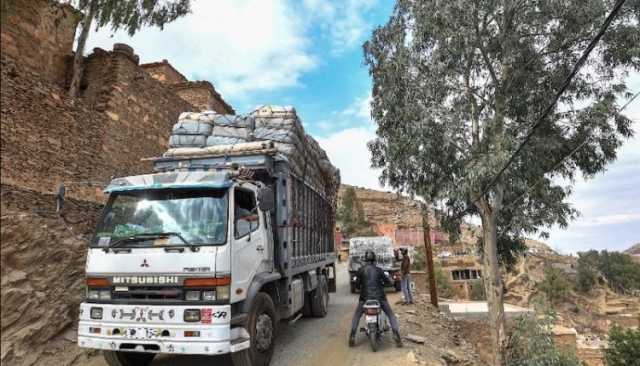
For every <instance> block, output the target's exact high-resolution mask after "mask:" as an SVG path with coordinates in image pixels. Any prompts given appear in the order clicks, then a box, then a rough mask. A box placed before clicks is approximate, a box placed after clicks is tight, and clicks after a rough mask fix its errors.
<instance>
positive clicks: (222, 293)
mask: <svg viewBox="0 0 640 366" xmlns="http://www.w3.org/2000/svg"><path fill="white" fill-rule="evenodd" d="M216 292H217V293H218V294H217V295H218V300H222V301H226V300H229V293H230V292H231V290H230V289H229V286H218V287H216Z"/></svg>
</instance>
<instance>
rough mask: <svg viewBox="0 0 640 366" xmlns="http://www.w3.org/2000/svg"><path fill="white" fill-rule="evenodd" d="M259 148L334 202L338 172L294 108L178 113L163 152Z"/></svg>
mask: <svg viewBox="0 0 640 366" xmlns="http://www.w3.org/2000/svg"><path fill="white" fill-rule="evenodd" d="M261 149H262V150H264V149H272V150H273V152H274V158H275V160H276V161H286V162H287V163H288V165H289V166H290V169H291V171H292V173H294V174H295V175H296V176H298V177H301V178H302V179H303V180H304V181H305V183H307V184H309V185H310V186H312V187H313V188H314V189H315V190H317V191H320V192H322V193H323V195H325V197H326V198H328V199H329V200H330V201H331V203H332V204H333V205H335V203H336V194H337V190H338V188H339V186H340V173H339V171H338V169H336V168H335V167H334V166H333V165H332V164H331V162H330V161H329V158H328V157H327V154H326V152H325V151H324V150H323V149H322V148H321V147H320V145H319V144H318V142H317V141H316V140H315V139H314V138H313V137H311V136H309V135H307V134H306V133H305V131H304V128H303V127H302V121H301V120H300V118H299V117H298V115H297V113H296V110H295V109H294V108H293V107H282V106H271V105H265V106H262V107H260V108H258V109H256V110H254V111H253V112H251V113H249V114H247V115H243V116H238V115H224V114H218V113H216V112H212V111H208V112H199V113H196V112H185V113H182V114H181V115H180V117H179V120H178V122H177V123H176V124H175V125H174V126H173V130H172V134H171V137H170V139H169V150H168V151H167V152H166V153H165V154H164V155H163V156H164V157H167V158H169V157H184V156H198V155H224V154H231V153H234V154H243V153H244V154H248V153H250V152H252V151H257V150H261Z"/></svg>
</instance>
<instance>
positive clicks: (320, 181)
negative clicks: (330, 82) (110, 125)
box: [78, 107, 339, 366]
mask: <svg viewBox="0 0 640 366" xmlns="http://www.w3.org/2000/svg"><path fill="white" fill-rule="evenodd" d="M223 117H224V118H223ZM178 124H180V126H178V127H174V130H173V134H172V140H171V141H172V142H170V144H169V146H170V147H171V148H170V149H169V150H168V151H167V152H166V153H165V154H163V155H162V156H161V157H157V158H152V159H149V160H151V161H152V162H153V166H154V172H153V173H151V174H145V175H138V176H129V177H123V178H116V179H113V180H112V181H111V182H110V183H109V184H108V186H107V187H106V189H105V190H104V191H105V192H106V193H107V194H108V200H107V202H106V204H105V207H104V209H103V212H102V214H101V217H100V219H99V222H98V224H97V228H96V230H95V235H94V237H93V239H92V240H91V242H90V245H89V248H88V252H87V259H86V288H87V296H86V300H85V301H84V302H83V303H82V304H81V305H80V311H79V326H78V344H79V346H80V347H85V348H94V349H101V350H103V351H104V357H105V360H106V361H107V363H108V364H109V365H111V366H134V365H135V366H143V365H148V364H150V363H151V361H152V359H153V358H154V356H155V355H156V354H158V353H168V354H197V355H222V354H229V353H230V354H231V358H232V360H233V363H234V365H237V366H240V365H246V366H249V365H255V366H264V365H267V364H268V363H269V361H270V359H271V356H272V354H273V349H274V342H275V337H276V332H277V327H278V323H279V322H280V320H284V319H288V320H290V321H295V320H297V319H298V318H300V317H302V316H310V317H324V316H325V315H326V314H327V306H328V302H329V293H330V292H335V287H336V286H335V281H336V277H335V276H336V272H335V258H336V255H335V250H334V242H333V232H334V220H335V218H334V212H335V199H336V198H335V197H336V191H337V188H338V185H339V172H338V171H337V169H335V168H333V166H332V165H331V164H330V163H329V161H328V159H327V158H326V154H325V153H324V151H322V149H320V148H319V146H318V145H317V143H316V142H315V140H313V139H311V137H309V136H308V135H304V134H303V133H301V132H300V131H298V132H295V134H293V135H292V134H288V133H289V132H291V130H292V129H301V128H302V127H301V123H300V122H299V120H298V119H297V115H296V114H295V110H293V109H292V108H285V107H268V108H264V107H263V108H262V109H260V110H257V111H255V112H253V113H252V114H251V115H250V116H246V117H238V116H223V115H217V114H215V113H213V112H208V113H207V112H205V113H184V114H183V115H181V117H180V121H179V123H178ZM233 128H235V129H238V130H240V129H242V128H244V129H248V130H250V131H251V136H250V137H248V138H247V141H244V140H242V139H241V138H240V137H237V136H236V137H234V136H229V134H233V133H235V134H237V135H238V136H239V135H242V134H244V132H241V131H230V130H229V129H233ZM216 129H217V130H216ZM260 129H262V130H260ZM274 131H275V132H274ZM189 133H191V134H189ZM294 135H295V136H294ZM174 136H191V137H194V136H204V137H206V138H205V139H204V140H205V141H207V142H204V143H202V141H203V140H202V139H200V141H201V142H200V143H194V142H193V141H194V140H198V139H197V138H191V139H189V138H185V137H180V138H174ZM243 136H244V135H243ZM296 136H297V137H296ZM211 137H214V138H211ZM294 137H295V138H297V139H302V142H303V143H302V144H299V143H298V142H297V141H295V139H294ZM225 139H226V140H225ZM230 139H236V140H230ZM187 140H188V141H187ZM230 141H233V143H231V144H230V143H229V142H230Z"/></svg>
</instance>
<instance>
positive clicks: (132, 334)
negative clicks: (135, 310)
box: [125, 328, 159, 339]
mask: <svg viewBox="0 0 640 366" xmlns="http://www.w3.org/2000/svg"><path fill="white" fill-rule="evenodd" d="M158 333H159V332H158V330H157V329H153V328H127V330H126V332H125V337H127V338H131V339H153V338H157V337H158V335H159V334H158Z"/></svg>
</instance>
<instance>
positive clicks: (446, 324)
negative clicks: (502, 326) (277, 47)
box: [395, 294, 484, 366]
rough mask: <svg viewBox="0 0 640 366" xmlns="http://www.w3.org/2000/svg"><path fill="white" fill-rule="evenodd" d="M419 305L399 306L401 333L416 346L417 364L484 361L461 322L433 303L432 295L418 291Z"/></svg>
mask: <svg viewBox="0 0 640 366" xmlns="http://www.w3.org/2000/svg"><path fill="white" fill-rule="evenodd" d="M414 299H415V302H416V305H415V306H406V307H395V309H396V310H395V311H396V315H397V317H398V320H399V321H400V325H401V329H400V333H402V334H403V335H404V339H405V342H406V343H407V346H410V347H411V348H413V350H412V353H413V355H412V356H411V357H408V358H412V359H414V360H415V361H414V362H412V364H415V365H442V366H445V365H459V366H471V365H484V363H483V362H482V361H481V359H480V357H479V355H478V353H477V351H476V349H475V348H474V346H473V345H472V344H471V343H470V342H468V340H467V339H465V333H464V332H463V331H462V328H461V326H460V324H459V323H458V322H457V321H456V320H454V319H453V318H451V317H449V316H448V315H446V314H444V313H441V312H439V311H438V309H436V308H434V307H433V306H432V305H431V302H430V299H429V295H427V294H416V296H415V297H414Z"/></svg>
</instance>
